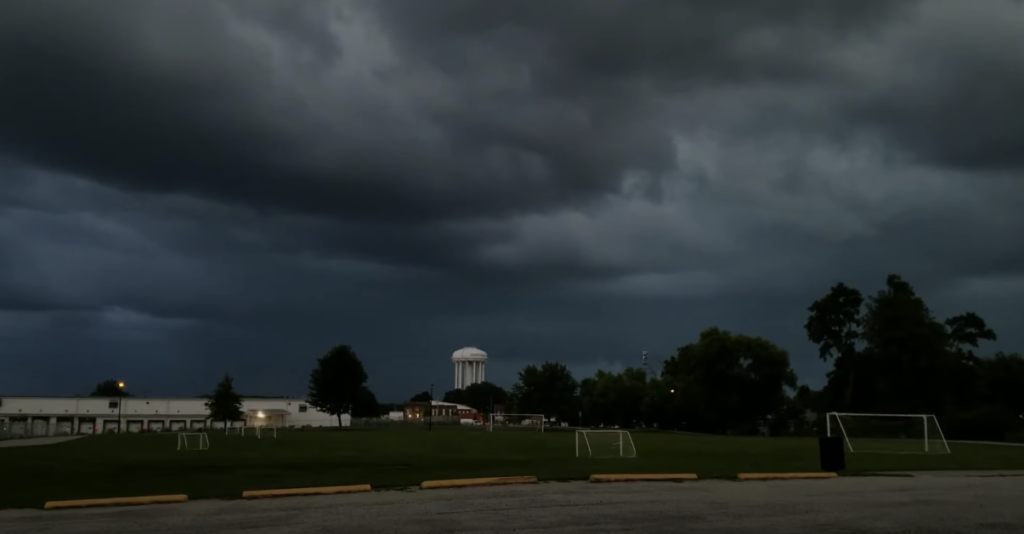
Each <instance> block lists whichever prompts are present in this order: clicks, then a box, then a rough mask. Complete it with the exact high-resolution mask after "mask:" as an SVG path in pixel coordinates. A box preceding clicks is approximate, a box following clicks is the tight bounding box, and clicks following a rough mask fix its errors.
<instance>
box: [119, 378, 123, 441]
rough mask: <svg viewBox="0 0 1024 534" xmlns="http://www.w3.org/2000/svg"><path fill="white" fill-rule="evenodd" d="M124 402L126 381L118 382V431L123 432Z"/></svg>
mask: <svg viewBox="0 0 1024 534" xmlns="http://www.w3.org/2000/svg"><path fill="white" fill-rule="evenodd" d="M122 402H124V382H123V381H120V380H119V381H118V382H117V433H118V434H120V433H121V403H122Z"/></svg>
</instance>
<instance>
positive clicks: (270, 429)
mask: <svg viewBox="0 0 1024 534" xmlns="http://www.w3.org/2000/svg"><path fill="white" fill-rule="evenodd" d="M263 438H275V439H276V438H277V427H276V426H258V427H256V439H263Z"/></svg>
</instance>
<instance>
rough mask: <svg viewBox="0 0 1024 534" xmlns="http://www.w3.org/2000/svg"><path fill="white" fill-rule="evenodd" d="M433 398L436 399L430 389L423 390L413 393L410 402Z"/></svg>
mask: <svg viewBox="0 0 1024 534" xmlns="http://www.w3.org/2000/svg"><path fill="white" fill-rule="evenodd" d="M432 400H434V399H433V398H432V397H431V396H430V392H429V391H421V392H419V393H417V394H415V395H413V396H412V398H411V399H409V402H430V401H432Z"/></svg>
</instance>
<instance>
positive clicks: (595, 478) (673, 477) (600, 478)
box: [590, 473, 697, 482]
mask: <svg viewBox="0 0 1024 534" xmlns="http://www.w3.org/2000/svg"><path fill="white" fill-rule="evenodd" d="M686 480H697V475H695V474H693V473H658V474H650V473H649V474H631V475H624V474H614V475H590V481H591V482H683V481H686Z"/></svg>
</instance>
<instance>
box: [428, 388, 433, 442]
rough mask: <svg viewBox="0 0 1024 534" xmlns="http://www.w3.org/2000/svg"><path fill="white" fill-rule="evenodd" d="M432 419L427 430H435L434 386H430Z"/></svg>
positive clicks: (429, 420)
mask: <svg viewBox="0 0 1024 534" xmlns="http://www.w3.org/2000/svg"><path fill="white" fill-rule="evenodd" d="M429 413H430V419H427V430H428V431H433V430H434V384H430V412H429Z"/></svg>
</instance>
